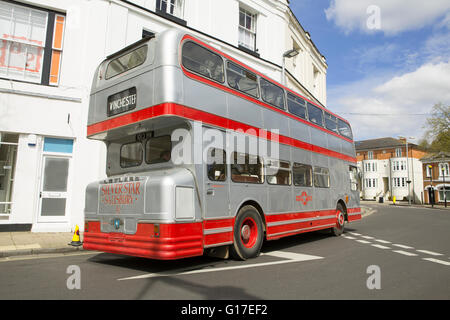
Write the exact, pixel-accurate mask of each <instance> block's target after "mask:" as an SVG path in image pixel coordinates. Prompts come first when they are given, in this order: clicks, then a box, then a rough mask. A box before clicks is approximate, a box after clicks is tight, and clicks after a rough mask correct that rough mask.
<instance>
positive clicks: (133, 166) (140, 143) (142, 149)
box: [119, 141, 145, 169]
mask: <svg viewBox="0 0 450 320" xmlns="http://www.w3.org/2000/svg"><path fill="white" fill-rule="evenodd" d="M130 144H139V145H140V146H141V151H142V154H141V162H140V163H139V164H137V165H132V166H122V148H123V147H124V146H126V145H130ZM144 156H145V150H144V147H143V146H142V142H140V141H132V142H127V143H123V144H121V145H120V152H119V165H120V167H121V168H122V169H127V168H136V167H140V166H141V165H142V163H143V161H144V160H143V158H144Z"/></svg>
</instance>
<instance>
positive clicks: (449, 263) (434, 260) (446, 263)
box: [422, 258, 450, 266]
mask: <svg viewBox="0 0 450 320" xmlns="http://www.w3.org/2000/svg"><path fill="white" fill-rule="evenodd" d="M422 259H423V260H427V261H431V262H435V263H439V264H443V265H445V266H450V262H448V261H444V260H439V259H434V258H422Z"/></svg>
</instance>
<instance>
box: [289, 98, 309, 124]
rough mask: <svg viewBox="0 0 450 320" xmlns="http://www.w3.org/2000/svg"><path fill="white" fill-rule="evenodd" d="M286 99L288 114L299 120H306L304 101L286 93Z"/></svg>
mask: <svg viewBox="0 0 450 320" xmlns="http://www.w3.org/2000/svg"><path fill="white" fill-rule="evenodd" d="M287 98H288V99H287V102H288V108H289V112H290V113H292V114H295V115H296V116H298V117H300V118H303V119H306V107H305V105H306V101H305V100H303V99H302V98H299V97H296V96H294V95H293V94H291V93H288V95H287Z"/></svg>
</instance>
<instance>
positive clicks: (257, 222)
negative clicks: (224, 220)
mask: <svg viewBox="0 0 450 320" xmlns="http://www.w3.org/2000/svg"><path fill="white" fill-rule="evenodd" d="M233 240H234V243H233V245H231V247H230V254H231V256H232V257H233V258H234V259H236V260H247V259H250V258H255V257H257V256H258V255H259V251H260V250H261V246H262V243H263V223H262V220H261V216H260V215H259V212H258V210H256V209H255V208H254V207H253V206H244V207H242V208H241V209H240V210H239V212H238V214H237V217H236V221H235V223H234V231H233Z"/></svg>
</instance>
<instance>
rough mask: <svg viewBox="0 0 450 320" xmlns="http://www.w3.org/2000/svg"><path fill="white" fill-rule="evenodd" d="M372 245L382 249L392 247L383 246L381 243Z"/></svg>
mask: <svg viewBox="0 0 450 320" xmlns="http://www.w3.org/2000/svg"><path fill="white" fill-rule="evenodd" d="M372 247H375V248H380V249H390V248H389V247H386V246H382V245H381V244H372Z"/></svg>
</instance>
